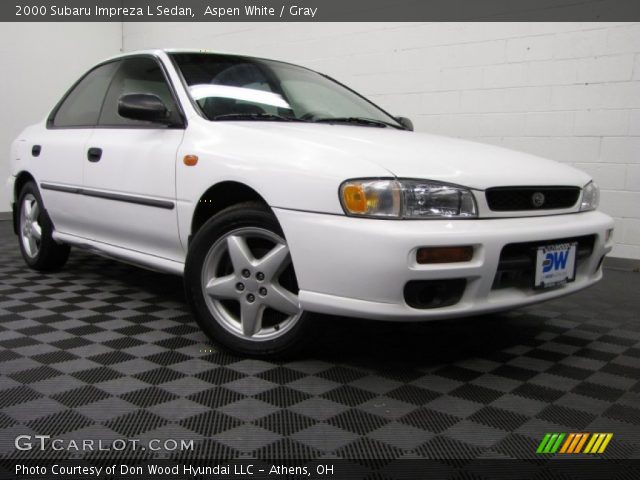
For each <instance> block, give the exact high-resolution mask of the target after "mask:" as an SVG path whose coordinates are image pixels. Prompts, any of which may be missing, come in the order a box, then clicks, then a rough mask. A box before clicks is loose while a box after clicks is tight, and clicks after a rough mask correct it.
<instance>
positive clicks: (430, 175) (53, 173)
mask: <svg viewBox="0 0 640 480" xmlns="http://www.w3.org/2000/svg"><path fill="white" fill-rule="evenodd" d="M11 169H12V172H11V173H12V175H11V177H10V178H9V192H10V202H11V204H12V205H13V211H14V226H15V231H16V233H17V234H18V236H19V244H20V248H21V251H22V255H23V257H24V259H25V261H26V263H27V264H28V265H29V266H30V267H32V268H35V269H37V270H43V271H45V270H52V269H55V268H59V267H61V266H62V265H63V264H64V263H65V261H66V259H67V257H68V255H69V247H70V246H78V247H84V248H88V249H90V250H93V251H96V252H98V253H101V254H104V255H107V256H111V257H115V258H119V259H122V260H124V261H127V262H132V263H135V264H138V265H142V266H145V267H147V268H151V269H155V270H159V271H163V272H172V273H176V274H180V275H184V283H185V288H186V296H187V299H188V302H189V304H190V306H191V308H192V311H193V313H194V316H195V318H196V319H197V321H198V322H199V324H200V325H201V327H202V328H203V329H204V331H205V332H206V333H207V334H209V335H210V336H211V338H212V339H214V340H215V341H216V342H218V343H220V344H222V345H224V346H226V347H228V348H230V349H233V350H235V351H238V352H242V353H245V354H252V355H270V354H279V353H283V352H285V351H288V350H290V349H291V348H293V347H294V346H296V345H299V344H300V340H302V339H303V338H304V337H305V336H306V335H305V331H306V329H305V325H308V323H309V322H308V313H309V312H321V313H328V314H338V315H347V316H356V317H363V318H371V319H383V320H429V319H439V318H447V317H455V316H463V315H470V314H479V313H485V312H492V311H498V310H504V309H510V308H513V307H518V306H521V305H526V304H530V303H534V302H539V301H543V300H548V299H551V298H555V297H559V296H561V295H566V294H568V293H572V292H575V291H577V290H580V289H582V288H585V287H587V286H589V285H591V284H593V283H595V282H596V281H598V280H599V279H600V278H601V276H602V270H601V265H602V260H603V258H604V256H605V254H606V253H607V252H609V251H610V250H611V234H612V229H613V222H612V219H611V218H609V217H608V216H607V215H605V214H603V213H600V212H598V211H596V208H597V205H598V197H599V192H598V188H597V186H596V185H595V184H594V183H593V182H592V181H591V179H590V178H589V177H588V176H587V175H586V174H584V173H582V172H580V171H578V170H575V169H573V168H571V167H569V166H567V165H564V164H560V163H556V162H553V161H549V160H545V159H541V158H537V157H534V156H531V155H526V154H523V153H517V152H513V151H509V150H504V149H501V148H497V147H494V146H489V145H483V144H476V143H471V142H467V141H463V140H457V139H451V138H444V137H439V136H434V135H427V134H421V133H415V132H413V131H412V126H411V122H410V121H409V120H408V119H405V118H394V117H392V116H391V115H389V114H388V113H386V112H385V111H384V110H382V109H381V108H379V107H377V106H376V105H374V104H373V103H371V102H370V101H368V100H367V99H365V98H363V97H362V96H360V95H359V94H357V93H356V92H354V91H353V90H350V89H349V88H347V87H345V86H344V85H342V84H340V83H338V82H336V81H335V80H332V79H331V78H329V77H328V76H326V75H322V74H320V73H317V72H314V71H311V70H308V69H306V68H302V67H298V66H295V65H291V64H288V63H283V62H277V61H271V60H264V59H258V58H251V57H243V56H236V55H222V54H213V53H206V52H198V51H164V50H163V51H145V52H139V53H132V54H127V55H123V56H119V57H116V58H112V59H109V60H107V61H105V62H102V63H100V64H99V65H97V66H95V67H94V68H92V69H91V70H90V71H89V72H88V73H87V74H86V75H84V76H83V77H82V78H81V79H80V80H79V81H78V82H77V83H76V84H75V85H73V87H71V89H70V90H69V91H68V92H67V93H66V94H65V95H64V97H63V98H62V100H60V102H59V103H58V104H57V105H56V106H55V108H54V109H53V111H52V112H51V114H50V115H49V116H48V118H46V120H44V121H43V122H41V123H38V124H36V125H33V126H31V127H28V128H27V129H26V130H24V131H23V132H22V133H21V134H20V136H19V137H18V138H17V139H16V141H15V142H14V143H13V145H12V151H11Z"/></svg>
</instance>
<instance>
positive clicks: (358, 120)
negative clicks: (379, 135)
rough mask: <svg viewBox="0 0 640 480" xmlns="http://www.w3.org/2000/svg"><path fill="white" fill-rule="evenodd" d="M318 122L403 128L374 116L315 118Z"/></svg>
mask: <svg viewBox="0 0 640 480" xmlns="http://www.w3.org/2000/svg"><path fill="white" fill-rule="evenodd" d="M314 122H317V123H351V124H353V125H364V126H370V127H393V128H398V129H402V128H403V127H401V126H399V125H394V124H393V123H390V122H385V121H384V120H375V119H373V118H364V117H327V118H318V119H316V120H314Z"/></svg>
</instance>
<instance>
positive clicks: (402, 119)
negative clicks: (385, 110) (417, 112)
mask: <svg viewBox="0 0 640 480" xmlns="http://www.w3.org/2000/svg"><path fill="white" fill-rule="evenodd" d="M396 120H397V121H398V123H399V124H400V125H402V126H403V127H404V128H406V129H407V130H410V131H412V132H413V122H412V121H411V119H409V118H407V117H396Z"/></svg>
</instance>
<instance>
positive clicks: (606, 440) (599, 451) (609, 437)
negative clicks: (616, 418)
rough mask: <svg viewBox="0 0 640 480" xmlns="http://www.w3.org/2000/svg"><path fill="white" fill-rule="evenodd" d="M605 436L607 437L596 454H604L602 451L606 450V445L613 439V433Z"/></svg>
mask: <svg viewBox="0 0 640 480" xmlns="http://www.w3.org/2000/svg"><path fill="white" fill-rule="evenodd" d="M606 435H607V437H606V438H605V439H604V441H603V442H602V445H600V450H598V453H604V450H605V449H606V448H607V445H609V442H610V441H611V439H612V438H613V433H607V434H606Z"/></svg>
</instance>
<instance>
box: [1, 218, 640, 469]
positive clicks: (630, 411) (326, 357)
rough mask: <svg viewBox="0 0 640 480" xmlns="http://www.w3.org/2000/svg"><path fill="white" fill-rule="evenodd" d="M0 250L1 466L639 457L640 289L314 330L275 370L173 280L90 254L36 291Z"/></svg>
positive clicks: (11, 252)
mask: <svg viewBox="0 0 640 480" xmlns="http://www.w3.org/2000/svg"><path fill="white" fill-rule="evenodd" d="M0 241H1V242H2V243H1V246H0V409H1V410H0V429H1V430H0V455H3V456H6V457H12V458H20V457H21V456H22V457H26V456H33V455H35V453H34V451H26V452H23V451H17V450H16V448H15V446H14V439H15V437H16V436H17V435H38V434H41V435H51V436H52V437H59V438H63V439H77V440H82V439H86V438H89V439H96V440H97V439H104V440H105V441H108V440H109V439H115V438H129V437H131V438H139V439H142V441H144V440H145V439H151V438H155V439H169V438H170V439H177V440H180V439H185V440H189V439H193V440H195V443H194V445H195V450H194V451H190V452H180V453H176V452H170V453H167V455H170V456H174V457H176V456H178V457H179V456H182V457H190V458H246V457H249V458H258V459H260V458H264V459H268V458H310V459H314V458H315V459H317V458H347V459H358V458H363V459H388V460H391V459H395V458H421V457H422V458H466V459H472V458H531V457H534V456H535V449H536V447H537V445H538V443H539V441H540V439H541V438H542V436H543V435H544V434H545V433H547V432H613V433H614V439H613V440H612V442H611V444H610V446H609V447H608V449H607V452H606V456H607V457H609V458H639V457H640V318H639V317H640V295H638V294H639V293H640V274H637V273H625V272H617V271H607V272H606V280H605V281H603V282H601V283H600V284H599V285H597V286H596V287H593V288H592V289H590V290H588V291H585V292H582V293H580V294H577V295H574V296H572V297H569V298H566V299H562V300H558V301H554V302H550V303H546V304H542V305H539V306H535V307H531V308H526V309H522V310H518V311H515V312H511V313H509V314H502V315H494V316H484V317H476V318H467V319H463V320H455V321H447V322H436V323H424V324H388V323H377V322H365V321H357V320H350V319H344V318H326V317H318V318H317V319H316V322H319V324H320V325H319V329H318V330H319V332H320V334H319V335H318V337H317V339H316V340H315V343H314V344H313V345H312V346H311V347H310V348H309V349H308V351H307V352H306V353H305V355H304V356H303V357H302V358H298V359H296V360H293V361H288V362H274V363H272V362H265V361H256V360H249V359H243V358H239V357H235V356H233V355H229V354H227V353H223V352H218V351H216V350H215V349H213V347H212V346H211V345H210V344H209V343H208V342H207V339H206V337H205V336H204V334H203V333H202V332H201V331H200V330H199V328H198V327H197V326H196V324H195V323H194V321H193V320H192V318H191V317H190V315H189V313H188V310H187V308H186V306H185V303H184V300H183V294H182V284H181V280H180V279H179V278H177V277H171V276H166V275H161V274H157V273H152V272H147V271H145V270H141V269H137V268H134V267H130V266H127V265H124V264H120V263H117V262H114V261H109V260H105V259H103V258H101V257H97V256H92V255H87V254H84V253H81V252H79V251H78V250H74V251H73V252H72V255H71V258H70V261H69V263H68V265H67V266H66V267H65V268H64V270H62V271H60V272H57V273H54V274H49V275H42V274H39V273H37V272H34V271H31V270H29V269H28V268H26V267H25V265H24V263H23V261H22V259H21V258H20V255H19V251H18V246H17V240H16V238H15V237H14V236H13V234H12V233H11V232H10V223H9V222H0ZM55 455H59V456H60V457H68V456H69V455H70V454H69V452H59V453H52V452H48V453H47V456H49V457H51V456H55ZM126 456H127V457H132V456H133V455H132V454H131V453H130V452H129V453H127V455H126Z"/></svg>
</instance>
